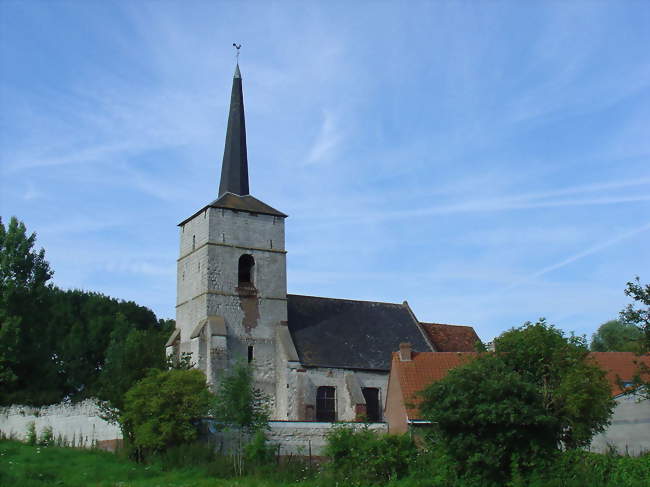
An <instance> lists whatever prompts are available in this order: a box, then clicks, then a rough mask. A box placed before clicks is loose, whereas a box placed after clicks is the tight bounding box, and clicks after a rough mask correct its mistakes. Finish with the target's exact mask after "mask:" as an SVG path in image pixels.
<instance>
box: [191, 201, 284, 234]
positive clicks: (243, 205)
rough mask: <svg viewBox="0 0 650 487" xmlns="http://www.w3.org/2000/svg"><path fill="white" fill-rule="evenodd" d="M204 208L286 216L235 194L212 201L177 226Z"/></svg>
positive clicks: (258, 202) (260, 202)
mask: <svg viewBox="0 0 650 487" xmlns="http://www.w3.org/2000/svg"><path fill="white" fill-rule="evenodd" d="M206 208H226V209H228V210H237V211H248V212H251V213H261V214H262V215H272V216H279V217H280V218H286V216H287V215H285V214H284V213H282V212H281V211H278V210H276V209H275V208H272V207H270V206H269V205H267V204H266V203H263V202H262V201H260V200H258V199H257V198H255V197H253V196H251V195H246V196H239V195H237V194H232V193H226V194H224V195H223V196H221V197H219V198H218V199H216V200H214V201H213V202H212V203H210V204H208V205H205V206H204V207H203V208H201V209H200V210H199V211H197V212H196V213H194V214H193V215H192V216H190V217H189V218H186V219H185V220H183V221H182V222H180V223H179V224H178V226H179V227H180V226H182V225H185V223H187V222H188V221H190V220H191V219H192V218H194V217H195V216H196V215H198V214H199V213H201V212H202V211H203V210H205V209H206Z"/></svg>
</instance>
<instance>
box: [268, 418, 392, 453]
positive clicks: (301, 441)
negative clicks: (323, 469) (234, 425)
mask: <svg viewBox="0 0 650 487" xmlns="http://www.w3.org/2000/svg"><path fill="white" fill-rule="evenodd" d="M346 425H347V426H349V427H352V428H365V427H367V428H369V429H371V430H373V431H377V432H379V433H386V432H387V431H388V427H387V425H386V423H369V424H368V423H346ZM269 426H270V427H271V429H270V431H269V434H268V436H267V438H268V440H269V443H270V444H273V445H279V446H280V449H279V453H280V455H305V456H307V455H309V453H310V451H311V454H312V455H314V456H322V455H323V452H324V449H325V445H326V444H327V434H328V433H329V432H330V431H332V428H334V427H337V426H341V423H318V422H308V421H271V423H270V424H269Z"/></svg>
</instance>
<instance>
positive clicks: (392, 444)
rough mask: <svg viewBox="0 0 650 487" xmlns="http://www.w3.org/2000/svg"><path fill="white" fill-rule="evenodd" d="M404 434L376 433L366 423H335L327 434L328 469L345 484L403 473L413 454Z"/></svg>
mask: <svg viewBox="0 0 650 487" xmlns="http://www.w3.org/2000/svg"><path fill="white" fill-rule="evenodd" d="M416 451H417V449H416V447H415V443H414V442H413V440H412V439H411V438H409V437H408V436H407V435H386V434H379V433H376V432H374V431H372V430H370V429H368V428H367V427H364V428H361V429H353V428H350V427H346V426H339V427H335V428H334V429H333V430H332V431H331V433H330V434H329V435H328V437H327V447H326V449H325V455H327V456H328V457H329V458H330V462H329V463H328V469H329V471H330V472H331V473H333V474H334V476H335V478H336V479H341V480H343V481H344V482H345V485H368V484H369V483H383V482H386V481H389V480H392V479H398V478H401V477H404V476H406V474H407V473H408V468H409V463H410V461H411V459H412V458H413V457H414V456H415V455H416Z"/></svg>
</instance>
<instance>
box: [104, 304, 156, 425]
mask: <svg viewBox="0 0 650 487" xmlns="http://www.w3.org/2000/svg"><path fill="white" fill-rule="evenodd" d="M167 335H168V333H167V330H163V331H159V330H155V329H154V330H151V329H149V330H138V329H135V328H133V327H132V326H131V325H130V323H128V321H127V320H126V318H125V317H124V315H122V314H121V313H118V314H117V316H116V324H115V328H114V329H113V332H112V333H111V341H110V344H109V345H108V348H107V349H106V356H105V360H104V367H103V368H102V370H101V372H100V375H99V386H100V387H99V390H98V396H99V397H100V399H102V400H104V401H105V403H104V404H103V407H104V412H105V413H106V415H107V416H108V417H109V418H112V419H115V418H116V417H117V415H118V414H119V411H120V410H121V409H123V407H124V397H125V395H126V392H127V391H128V390H129V389H130V388H131V387H132V386H133V385H134V384H135V383H136V382H137V381H139V380H140V379H142V378H143V377H145V376H146V375H147V373H148V371H149V370H150V369H159V370H164V369H166V368H167V357H166V356H165V349H164V345H165V341H166V339H167Z"/></svg>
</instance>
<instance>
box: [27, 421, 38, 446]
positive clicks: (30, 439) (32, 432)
mask: <svg viewBox="0 0 650 487" xmlns="http://www.w3.org/2000/svg"><path fill="white" fill-rule="evenodd" d="M37 439H38V438H37V437H36V424H35V423H34V421H30V422H29V423H27V436H26V438H25V440H26V441H27V444H28V445H31V446H34V445H36V441H37Z"/></svg>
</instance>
